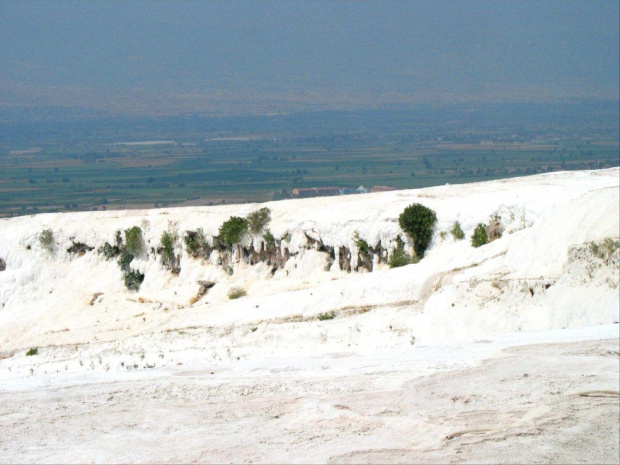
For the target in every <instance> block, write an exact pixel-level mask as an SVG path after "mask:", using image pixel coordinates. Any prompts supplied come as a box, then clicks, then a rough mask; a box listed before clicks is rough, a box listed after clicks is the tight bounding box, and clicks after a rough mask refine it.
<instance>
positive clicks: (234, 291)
mask: <svg viewBox="0 0 620 465" xmlns="http://www.w3.org/2000/svg"><path fill="white" fill-rule="evenodd" d="M246 294H247V292H245V290H243V289H242V288H240V287H231V288H230V290H229V291H228V298H229V299H230V300H234V299H238V298H240V297H243V296H244V295H246Z"/></svg>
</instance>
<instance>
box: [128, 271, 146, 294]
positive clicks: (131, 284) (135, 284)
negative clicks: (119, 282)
mask: <svg viewBox="0 0 620 465" xmlns="http://www.w3.org/2000/svg"><path fill="white" fill-rule="evenodd" d="M124 280H125V287H126V288H127V289H129V290H130V291H137V290H138V289H140V284H142V281H144V275H143V274H142V273H140V272H139V271H136V270H127V271H126V272H125V274H124Z"/></svg>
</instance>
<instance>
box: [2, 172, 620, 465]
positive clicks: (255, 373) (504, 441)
mask: <svg viewBox="0 0 620 465" xmlns="http://www.w3.org/2000/svg"><path fill="white" fill-rule="evenodd" d="M619 174H620V173H619V170H618V169H617V168H614V169H608V170H601V171H582V172H562V173H550V174H545V175H538V176H532V177H527V178H514V179H507V180H500V181H491V182H486V183H477V184H467V185H446V186H440V187H434V188H426V189H418V190H407V191H394V192H384V193H377V194H364V195H352V196H342V197H323V198H315V199H304V200H287V201H280V202H270V203H266V204H261V205H257V204H245V205H233V206H228V205H226V206H213V207H184V208H167V209H158V210H131V211H107V212H102V211H97V212H85V213H66V214H60V213H59V214H42V215H34V216H25V217H19V218H11V219H2V220H0V259H1V260H2V262H4V263H5V268H6V269H4V270H2V271H0V462H2V463H15V462H39V463H40V462H44V463H69V462H80V463H84V462H98V463H104V462H113V463H120V462H158V463H161V462H215V463H222V462H235V463H240V462H242V463H250V462H255V463H256V462H259V463H265V462H267V463H321V462H334V463H360V462H364V463H367V462H371V463H377V462H379V463H394V462H398V463H448V462H458V463H461V462H477V463H484V462H486V463H515V462H518V463H522V462H555V463H567V462H590V463H617V462H618V456H619V453H620V450H619V446H618V444H619V442H620V438H619V429H620V420H619V414H620V406H619V397H618V390H619V388H620V386H619V384H620V383H619V374H620V373H619V365H620V358H619V357H620V356H619V346H618V344H619V325H618V321H619V313H620V300H619V299H620V297H619V263H620V251H619V250H618V249H617V246H615V244H617V241H618V236H619V230H620V219H619V192H620V190H619ZM412 203H422V204H423V205H425V206H427V207H429V208H432V209H433V210H434V211H435V212H436V213H437V219H438V221H437V224H436V228H435V232H434V235H433V241H432V242H431V244H430V247H429V249H428V250H427V252H426V255H425V257H424V258H423V259H422V260H421V261H420V262H419V263H416V264H411V265H407V266H404V267H401V268H394V269H390V268H389V267H388V266H387V264H386V263H385V259H386V256H385V255H386V254H391V253H392V251H393V250H394V249H395V247H397V245H398V243H399V241H403V242H405V248H406V249H408V250H409V251H411V246H412V242H411V240H410V239H409V238H407V237H406V236H405V235H404V233H403V232H402V231H401V230H400V228H399V225H398V216H399V214H400V213H401V212H402V211H403V209H404V208H405V207H406V206H408V205H410V204H412ZM260 207H268V208H269V209H270V210H271V222H270V223H269V224H268V225H267V227H268V228H269V229H270V230H271V232H272V233H273V235H274V237H275V238H276V240H277V242H278V246H279V248H280V250H281V252H282V253H283V254H284V255H285V256H288V255H290V258H289V259H288V261H286V263H284V264H282V266H280V267H273V266H271V265H268V264H267V263H265V262H262V261H260V260H258V263H255V264H251V263H250V258H249V257H248V255H249V254H251V253H252V252H253V251H254V252H259V251H260V250H261V247H262V246H263V242H264V241H263V239H262V238H261V235H260V234H259V235H255V236H254V237H250V236H246V237H244V239H243V243H242V247H237V248H236V251H235V253H234V254H233V255H232V256H231V257H230V259H229V260H228V261H226V257H225V256H224V255H222V254H220V253H219V252H218V251H214V252H213V253H212V254H210V256H208V257H204V258H203V257H201V258H193V257H191V256H190V255H189V253H188V252H187V250H186V249H185V246H184V244H183V240H182V238H183V237H184V236H185V235H186V233H187V232H188V231H196V230H197V229H198V228H202V230H203V231H204V233H205V236H206V238H207V240H208V241H209V243H210V245H213V236H217V234H218V229H219V227H220V225H221V224H222V223H223V222H224V221H226V220H227V219H228V218H229V217H230V216H233V215H234V216H245V215H247V214H249V213H250V212H252V211H255V210H256V209H258V208H260ZM495 216H497V217H499V218H500V222H501V225H502V227H503V228H504V232H503V235H502V237H501V238H499V239H497V240H495V241H493V242H491V243H489V244H487V245H484V246H482V247H480V248H473V247H472V246H471V244H470V240H469V238H470V236H471V234H472V233H473V230H474V228H475V227H476V225H477V224H478V223H484V224H488V223H489V221H490V219H491V218H492V217H495ZM455 221H459V222H460V224H461V225H462V228H463V231H464V232H465V235H466V238H465V239H464V240H456V239H454V238H453V237H452V236H451V234H450V233H449V231H450V229H451V228H452V226H453V224H454V223H455ZM133 226H139V227H140V228H141V230H142V234H143V237H144V242H145V245H146V251H145V253H144V254H142V255H141V256H139V257H136V258H135V259H134V261H133V262H132V263H131V267H132V268H133V269H135V270H137V271H140V272H141V273H143V274H144V276H145V279H144V282H143V283H142V285H141V287H140V289H139V291H137V292H134V291H129V290H127V289H126V288H125V285H124V283H123V275H122V271H121V270H120V268H119V265H118V264H117V261H116V259H111V260H106V258H105V257H104V255H103V254H100V253H98V252H97V250H98V249H99V248H100V247H101V246H103V244H104V243H106V242H108V243H110V244H114V241H115V236H116V234H117V231H121V233H122V231H124V230H125V229H128V228H130V227H133ZM48 229H49V230H51V231H52V238H53V239H52V244H51V245H50V249H51V250H50V249H48V248H45V247H43V245H42V244H41V242H40V240H39V236H40V234H41V232H42V231H44V230H48ZM164 231H169V232H176V233H177V235H178V237H179V238H180V239H179V241H178V243H177V244H176V247H175V254H176V255H177V256H178V257H180V273H179V274H178V275H176V274H173V273H171V272H170V271H169V270H168V269H167V268H166V267H165V266H163V264H162V258H161V254H159V253H157V249H158V247H159V246H160V238H161V235H162V233H163V232H164ZM356 232H357V233H358V234H359V237H360V238H362V239H364V240H365V241H366V242H367V243H368V244H369V245H370V246H371V247H373V248H375V250H376V251H377V252H378V253H377V255H376V256H374V257H373V259H374V266H373V267H372V268H373V270H372V271H371V272H369V271H368V270H366V269H365V268H363V267H362V266H361V260H358V250H357V247H356V245H355V240H354V235H355V233H356ZM442 233H443V234H442ZM74 244H83V245H86V246H89V247H93V248H94V249H93V250H91V251H87V252H86V253H83V254H80V253H70V252H68V249H69V248H70V247H71V246H73V245H74ZM330 253H331V255H332V256H331V257H330ZM255 255H257V254H255ZM349 255H350V257H349ZM219 262H221V263H219ZM218 263H219V264H218ZM341 263H343V267H348V266H349V265H350V267H351V268H353V271H351V272H348V271H344V270H341V269H340V265H341ZM356 269H357V271H356ZM0 270H1V268H0ZM199 281H201V282H206V281H210V282H212V283H215V285H214V286H213V287H212V288H211V289H209V290H208V292H207V293H206V294H205V295H204V296H202V297H201V298H198V296H197V294H198V291H199V289H200V287H201V286H200V283H199ZM235 287H239V288H242V289H243V290H245V291H246V292H247V295H245V296H244V297H241V298H238V299H235V300H230V299H229V297H228V292H229V290H230V289H232V288H235ZM332 312H333V313H332ZM319 316H321V317H324V316H328V317H332V316H333V318H332V319H319ZM32 348H37V349H38V353H37V354H36V355H31V356H28V355H26V352H27V351H28V350H29V349H32Z"/></svg>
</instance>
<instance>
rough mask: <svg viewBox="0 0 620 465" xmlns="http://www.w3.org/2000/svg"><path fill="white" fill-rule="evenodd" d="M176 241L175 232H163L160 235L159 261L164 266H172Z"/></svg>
mask: <svg viewBox="0 0 620 465" xmlns="http://www.w3.org/2000/svg"><path fill="white" fill-rule="evenodd" d="M177 239H178V236H177V233H176V232H168V231H164V232H163V233H162V234H161V240H160V244H161V261H162V263H163V264H164V265H165V266H168V267H169V266H172V265H173V264H174V245H175V244H176V242H177Z"/></svg>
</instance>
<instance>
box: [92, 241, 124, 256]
mask: <svg viewBox="0 0 620 465" xmlns="http://www.w3.org/2000/svg"><path fill="white" fill-rule="evenodd" d="M97 252H99V253H100V254H101V255H103V256H104V257H105V259H106V260H111V259H112V258H114V257H116V256H118V255H119V254H120V253H121V249H120V247H118V246H117V245H114V246H113V245H111V244H110V243H109V242H106V243H105V244H103V245H102V246H101V247H99V249H98V250H97Z"/></svg>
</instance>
